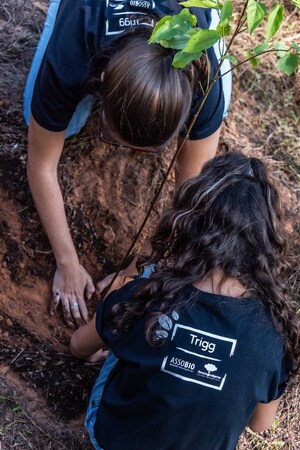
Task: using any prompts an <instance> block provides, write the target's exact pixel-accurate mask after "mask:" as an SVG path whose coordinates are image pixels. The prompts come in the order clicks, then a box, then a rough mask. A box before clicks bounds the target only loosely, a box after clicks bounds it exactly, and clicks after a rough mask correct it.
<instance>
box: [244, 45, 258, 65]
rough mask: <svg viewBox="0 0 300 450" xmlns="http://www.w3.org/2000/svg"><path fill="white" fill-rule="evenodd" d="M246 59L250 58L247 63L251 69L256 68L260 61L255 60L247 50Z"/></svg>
mask: <svg viewBox="0 0 300 450" xmlns="http://www.w3.org/2000/svg"><path fill="white" fill-rule="evenodd" d="M246 54H247V57H248V58H250V59H249V63H250V64H251V66H253V67H257V66H258V65H259V63H260V60H259V59H258V58H255V57H254V56H253V54H252V52H251V50H249V49H248V50H247V51H246Z"/></svg>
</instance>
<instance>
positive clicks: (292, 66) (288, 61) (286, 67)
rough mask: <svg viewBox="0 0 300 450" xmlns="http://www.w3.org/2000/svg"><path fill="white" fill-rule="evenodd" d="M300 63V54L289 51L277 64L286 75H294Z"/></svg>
mask: <svg viewBox="0 0 300 450" xmlns="http://www.w3.org/2000/svg"><path fill="white" fill-rule="evenodd" d="M298 65H299V56H298V55H293V54H291V53H287V54H286V55H285V56H283V58H280V59H279V60H278V61H277V66H278V69H279V70H280V72H282V73H285V74H286V75H292V74H293V73H295V72H296V69H297V67H298Z"/></svg>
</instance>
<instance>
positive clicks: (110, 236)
mask: <svg viewBox="0 0 300 450" xmlns="http://www.w3.org/2000/svg"><path fill="white" fill-rule="evenodd" d="M115 239H116V235H115V233H114V232H113V230H112V229H111V228H107V230H105V231H104V233H103V240H104V241H105V242H107V243H108V244H113V243H114V242H115Z"/></svg>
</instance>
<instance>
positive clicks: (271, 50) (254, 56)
mask: <svg viewBox="0 0 300 450" xmlns="http://www.w3.org/2000/svg"><path fill="white" fill-rule="evenodd" d="M290 50H291V48H289V49H286V50H284V49H283V50H282V49H280V50H276V49H275V48H272V49H270V50H265V51H264V52H261V53H258V54H257V55H253V56H250V57H249V58H247V59H244V60H243V61H241V62H239V63H238V64H236V65H235V66H234V67H232V68H231V69H230V70H227V72H224V73H222V75H221V76H220V77H218V78H222V77H224V76H225V75H227V74H228V73H230V72H232V71H233V70H235V69H237V68H238V67H240V66H242V65H243V64H245V63H246V62H248V61H251V59H255V58H258V57H259V56H262V55H265V54H266V53H274V52H277V51H281V52H287V53H288V52H289V51H290ZM297 54H298V53H297Z"/></svg>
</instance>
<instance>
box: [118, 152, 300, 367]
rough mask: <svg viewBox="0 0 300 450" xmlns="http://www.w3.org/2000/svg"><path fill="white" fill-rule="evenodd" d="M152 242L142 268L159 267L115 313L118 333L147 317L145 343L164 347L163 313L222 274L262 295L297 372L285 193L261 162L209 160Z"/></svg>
mask: <svg viewBox="0 0 300 450" xmlns="http://www.w3.org/2000/svg"><path fill="white" fill-rule="evenodd" d="M151 245H152V253H151V254H150V256H148V257H140V259H139V268H140V269H141V268H143V267H144V266H145V265H147V264H150V263H154V264H156V270H155V272H154V274H153V275H152V276H151V278H150V279H149V280H148V282H146V284H145V285H143V287H142V289H141V290H140V291H139V292H138V293H137V294H136V295H135V297H134V299H133V301H130V302H124V303H120V304H118V305H116V306H115V307H114V308H113V310H112V323H113V328H114V329H115V330H116V331H118V330H120V329H128V328H130V326H131V324H132V323H133V321H134V320H135V319H136V318H137V317H138V316H141V315H144V314H146V315H147V317H148V320H147V325H146V340H147V342H148V343H150V344H151V345H157V342H156V341H155V335H154V330H155V328H156V327H157V318H158V316H159V315H160V314H161V313H162V312H164V313H168V312H170V311H172V310H173V309H176V310H178V309H179V308H180V307H182V306H183V302H184V298H183V296H180V295H177V294H178V293H179V292H180V291H181V290H182V289H183V288H184V286H186V285H188V284H192V283H195V282H197V281H201V280H203V279H204V278H205V277H206V276H207V275H208V274H210V273H212V272H213V271H216V270H222V271H223V273H224V277H225V279H226V277H233V278H234V279H236V280H238V281H239V282H240V283H241V284H242V285H243V287H244V288H245V292H246V296H255V297H257V298H259V299H260V300H261V301H262V302H263V303H264V305H265V306H266V307H267V308H268V310H269V311H270V313H271V316H272V319H273V321H274V325H275V327H276V329H277V330H278V332H279V333H280V334H281V335H282V336H283V337H284V342H285V348H286V352H287V355H288V356H289V357H290V358H291V360H292V361H294V363H295V364H294V368H293V372H297V370H298V369H299V359H300V341H299V321H298V318H297V315H296V312H295V307H294V306H295V305H294V304H293V301H292V300H291V299H290V298H289V296H288V295H287V294H286V290H285V286H284V284H283V282H282V281H281V273H282V272H283V270H282V269H284V268H285V267H286V264H285V253H286V239H285V237H284V232H283V227H282V224H281V212H280V205H279V196H278V193H277V191H276V189H275V188H274V186H273V185H272V183H271V182H270V180H269V178H268V175H267V172H266V168H265V166H264V164H263V162H262V161H260V160H259V159H256V158H248V157H246V156H244V155H243V154H241V153H230V154H226V155H224V156H217V157H215V158H213V159H212V160H211V161H209V162H208V163H206V165H205V166H204V167H203V169H202V171H201V173H200V174H199V175H198V176H196V177H194V178H191V179H189V180H187V181H185V182H183V183H182V184H181V185H180V186H179V188H178V189H177V191H176V193H175V197H174V200H173V206H172V207H171V208H170V209H169V210H167V211H166V212H165V213H164V215H163V217H162V219H161V220H160V222H159V224H158V227H157V230H156V232H155V234H154V236H153V237H152V239H151Z"/></svg>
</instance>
